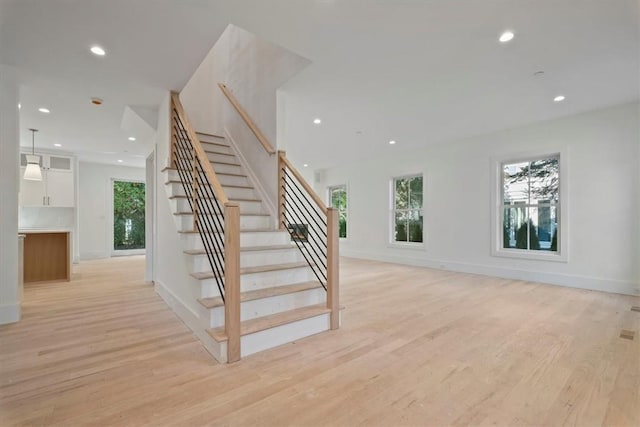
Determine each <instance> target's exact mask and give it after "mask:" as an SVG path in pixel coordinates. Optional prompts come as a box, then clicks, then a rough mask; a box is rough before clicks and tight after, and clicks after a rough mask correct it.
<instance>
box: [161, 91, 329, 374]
mask: <svg viewBox="0 0 640 427" xmlns="http://www.w3.org/2000/svg"><path fill="white" fill-rule="evenodd" d="M173 101H174V103H178V105H176V106H175V107H174V121H175V123H177V124H178V127H174V130H175V131H176V133H178V134H179V135H182V136H178V137H177V138H175V136H174V139H175V140H176V141H180V138H181V137H183V138H185V139H193V140H195V139H196V138H197V141H192V144H193V146H194V148H193V152H194V153H195V154H193V155H192V156H190V155H188V152H186V153H187V154H185V151H184V150H183V151H180V150H176V151H175V158H174V159H170V160H169V162H170V163H169V164H170V166H168V167H166V168H165V169H163V173H164V174H165V182H166V191H167V197H168V198H169V200H170V202H171V203H170V204H171V207H172V211H173V212H172V213H173V215H174V217H175V223H176V229H177V232H178V233H180V235H181V241H182V245H183V247H182V249H183V252H184V254H185V257H186V258H187V262H188V265H189V267H190V271H191V273H190V274H191V277H192V278H193V279H195V280H196V281H198V283H199V286H200V298H199V299H198V302H199V305H200V307H201V310H200V313H199V315H200V323H201V325H202V327H203V328H204V329H205V330H206V332H207V336H208V337H210V338H211V341H210V342H207V343H206V345H205V347H207V349H209V351H210V352H211V353H212V354H213V356H214V357H215V358H216V359H217V360H218V361H220V362H233V361H235V360H238V359H239V358H240V357H244V356H247V355H250V354H253V353H256V352H259V351H263V350H266V349H269V348H272V347H275V346H278V345H282V344H285V343H289V342H293V341H295V340H298V339H300V338H303V337H306V336H310V335H313V334H317V333H320V332H323V331H327V330H329V329H333V328H335V327H336V323H335V320H334V319H333V317H334V316H335V313H333V314H332V308H331V304H328V300H327V291H326V290H325V287H326V285H325V284H324V283H322V282H321V281H319V280H318V275H317V274H316V273H314V270H313V268H314V267H315V268H317V266H315V265H314V263H315V261H310V260H309V257H305V256H304V250H303V248H301V247H300V243H299V242H297V243H293V242H292V236H291V232H290V230H288V229H286V228H284V227H283V226H282V225H280V224H279V225H278V226H276V224H278V223H279V222H280V221H279V219H278V218H274V216H273V215H270V214H269V213H268V210H267V209H266V206H265V204H264V203H263V202H262V200H261V198H260V196H259V194H258V192H257V191H256V189H255V188H254V185H253V184H252V182H251V180H250V178H249V176H248V174H247V173H246V169H245V168H246V166H245V165H242V164H241V162H240V161H239V159H238V156H236V154H235V149H234V147H232V146H231V145H230V144H229V142H228V141H227V140H225V138H223V137H220V136H216V135H208V134H204V133H197V132H193V131H191V130H190V129H189V124H188V120H187V118H186V117H185V116H184V111H183V110H182V107H181V105H179V98H178V97H177V96H176V95H174V97H173ZM180 126H182V127H180ZM185 135H186V136H185ZM197 144H199V146H200V147H201V151H200V153H198V152H197V151H198V150H200V148H198V149H197V150H196V148H195V147H196V145H197ZM202 153H204V155H205V156H206V161H207V162H208V163H209V164H210V165H211V169H212V170H213V171H215V172H214V173H213V177H211V173H210V172H208V166H205V165H201V166H200V169H197V168H198V165H197V161H196V160H197V159H198V155H200V156H202ZM191 164H193V165H194V166H193V167H194V169H193V174H192V175H193V176H196V177H205V180H206V177H207V176H209V182H210V181H211V180H213V181H214V182H212V183H211V182H210V184H211V185H210V187H212V188H213V189H214V190H215V191H211V189H208V191H203V190H202V188H200V189H199V191H197V190H196V189H195V188H196V187H198V186H200V187H202V186H204V185H205V183H206V182H202V180H201V179H199V178H197V179H194V181H197V182H195V183H191V182H186V183H185V182H184V181H185V179H186V178H185V177H187V176H188V174H185V173H184V171H185V170H187V169H189V168H190V167H191V166H190V165H191ZM180 168H182V169H181V170H179V169H180ZM181 177H182V178H181ZM274 179H275V178H274ZM189 180H191V179H189ZM218 191H219V192H220V193H221V194H222V195H223V196H219V195H218V193H217V192H218ZM188 193H190V194H188ZM221 197H226V199H227V200H224V203H223V204H224V206H225V208H224V213H223V212H222V210H220V211H215V209H214V210H211V209H210V210H209V211H207V210H206V209H204V208H203V207H202V206H204V205H205V204H207V203H208V204H211V205H212V206H213V204H212V200H213V201H214V202H215V204H216V205H217V206H220V205H221V203H218V202H219V200H215V199H220V200H222V199H221ZM198 200H199V202H198ZM226 206H231V207H232V208H233V207H234V206H237V207H238V208H239V221H238V223H239V233H238V235H237V240H238V241H236V238H234V234H233V230H231V231H230V230H229V225H230V224H231V222H232V221H231V220H229V219H228V218H227V215H228V213H227V207H226ZM194 210H196V212H194ZM227 222H228V223H229V224H227ZM207 224H213V226H212V228H207V229H203V228H204V226H205V225H207ZM216 224H219V225H220V226H221V227H223V228H224V229H216V228H215V225H216ZM222 234H224V244H222V243H217V242H222V241H223V239H222V238H221V235H222ZM214 237H215V238H214ZM234 248H236V251H237V252H239V254H238V255H237V260H238V264H239V265H237V266H236V267H237V268H236V269H235V270H234V268H233V263H234V261H233V259H234V258H233V257H234V254H233V253H232V252H233V250H234ZM230 251H231V252H230ZM229 263H230V264H229ZM221 265H222V266H223V268H221V267H220V266H221ZM234 271H235V272H236V274H237V276H239V277H237V278H236V277H234V274H233V272H234ZM233 283H237V284H238V288H239V292H238V294H237V297H234V296H233V295H234V294H233V292H232V290H230V286H234V285H233ZM234 304H236V305H237V307H235V308H234ZM334 311H335V310H334ZM234 312H236V313H235V314H233V313H234ZM230 313H231V314H230ZM238 314H239V316H238ZM234 316H235V318H236V319H237V320H239V324H238V325H237V326H234V325H233V324H234V323H235V322H234ZM238 318H239V319H238ZM196 332H198V331H196ZM198 335H199V336H200V337H201V338H202V335H203V334H198ZM234 335H239V337H238V340H237V343H236V342H235V341H233V340H234V339H235V338H234ZM236 347H237V348H236Z"/></svg>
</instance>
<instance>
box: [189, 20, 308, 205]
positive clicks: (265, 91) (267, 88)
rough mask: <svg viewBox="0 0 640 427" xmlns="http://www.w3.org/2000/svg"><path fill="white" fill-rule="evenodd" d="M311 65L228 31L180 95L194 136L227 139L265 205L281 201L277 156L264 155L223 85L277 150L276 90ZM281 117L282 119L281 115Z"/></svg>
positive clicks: (232, 29) (245, 34) (248, 36)
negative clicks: (253, 178) (260, 191)
mask: <svg viewBox="0 0 640 427" xmlns="http://www.w3.org/2000/svg"><path fill="white" fill-rule="evenodd" d="M309 63H310V61H309V60H307V59H305V58H303V57H301V56H299V55H297V54H295V53H293V52H290V51H288V50H286V49H284V48H282V47H280V46H277V45H274V44H272V43H270V42H268V41H265V40H262V39H260V38H259V37H256V36H255V35H254V34H252V33H250V32H248V31H245V30H243V29H242V28H239V27H236V26H234V25H229V26H228V27H227V28H226V30H225V31H224V33H223V34H222V35H221V36H220V38H219V39H218V41H217V42H216V44H215V45H214V47H213V49H211V51H210V52H209V54H208V55H207V57H206V58H205V59H204V61H203V62H202V64H201V65H200V66H199V68H198V69H197V70H196V72H195V73H194V75H193V76H192V77H191V79H190V80H189V82H188V83H187V85H186V86H185V87H184V89H183V90H182V92H181V93H180V100H181V102H182V103H183V105H184V108H185V112H186V113H187V116H188V117H189V120H190V122H191V124H192V126H193V127H194V129H195V130H197V131H200V132H205V133H211V134H216V135H222V136H229V137H230V138H231V139H232V140H233V142H234V143H235V145H236V147H237V148H238V150H239V151H240V153H241V154H242V157H243V158H244V159H245V160H246V162H247V163H248V164H249V165H250V168H251V170H252V171H253V173H254V174H255V176H256V178H257V180H258V181H259V182H260V183H261V186H262V187H263V189H264V191H265V194H263V197H266V199H267V200H266V201H267V202H268V203H270V204H271V205H272V206H275V201H276V198H277V179H276V177H277V156H276V155H269V154H267V153H266V151H265V150H264V148H263V147H262V145H261V144H260V142H259V141H258V140H257V138H256V137H255V136H254V135H253V133H252V132H251V131H250V130H249V128H248V127H247V125H246V124H245V123H244V121H243V120H242V119H241V118H240V116H239V114H238V113H237V112H236V111H235V109H233V107H232V106H231V104H230V103H229V101H228V100H227V99H226V98H225V97H224V95H223V94H222V92H221V90H220V89H219V88H218V83H224V84H226V86H227V87H228V88H229V90H230V91H231V92H233V94H234V97H235V98H236V99H237V100H238V102H239V103H240V105H242V107H243V108H244V109H245V110H246V111H247V112H248V114H249V115H250V116H251V119H252V120H253V121H254V122H255V123H256V125H257V126H258V128H259V129H260V130H261V131H262V133H263V134H264V135H265V136H266V137H267V139H268V140H269V141H270V142H271V145H272V146H273V147H274V149H278V148H282V147H279V141H278V138H277V136H278V135H277V129H278V121H280V120H285V118H284V117H281V115H282V114H283V111H282V109H281V110H280V111H279V110H278V108H277V90H278V88H279V87H281V86H282V85H283V84H284V83H285V82H286V81H287V80H289V79H290V78H291V77H292V76H293V75H295V74H296V73H298V72H299V71H300V70H302V69H303V68H304V67H306V66H307V65H309ZM278 113H280V116H279V114H278Z"/></svg>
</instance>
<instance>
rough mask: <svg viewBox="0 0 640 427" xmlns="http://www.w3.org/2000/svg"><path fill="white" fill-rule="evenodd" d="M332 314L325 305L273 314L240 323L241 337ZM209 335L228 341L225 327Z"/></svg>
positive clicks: (218, 339) (209, 330)
mask: <svg viewBox="0 0 640 427" xmlns="http://www.w3.org/2000/svg"><path fill="white" fill-rule="evenodd" d="M330 312H331V310H330V309H328V308H327V307H325V305H324V304H317V305H309V306H306V307H301V308H297V309H295V310H290V311H285V312H282V313H276V314H271V315H269V316H264V317H258V318H256V319H251V320H245V321H244V322H240V335H241V336H244V335H249V334H253V333H256V332H260V331H264V330H266V329H271V328H275V327H276V326H282V325H286V324H287V323H293V322H296V321H298V320H304V319H309V318H311V317H316V316H319V315H321V314H326V313H330ZM207 333H208V334H209V335H210V336H211V338H213V339H214V340H216V341H218V342H221V341H227V334H226V333H225V330H224V327H221V328H215V329H208V330H207Z"/></svg>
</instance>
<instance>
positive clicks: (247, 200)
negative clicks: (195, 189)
mask: <svg viewBox="0 0 640 427" xmlns="http://www.w3.org/2000/svg"><path fill="white" fill-rule="evenodd" d="M178 183H180V181H169V182H166V183H165V184H166V185H168V184H178ZM186 198H187V196H185V195H181V194H178V195H175V196H171V197H169V199H186ZM201 199H211V197H201ZM229 201H230V202H262V200H260V199H249V198H242V197H236V198H233V199H229Z"/></svg>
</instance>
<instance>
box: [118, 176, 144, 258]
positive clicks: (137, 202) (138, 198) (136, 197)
mask: <svg viewBox="0 0 640 427" xmlns="http://www.w3.org/2000/svg"><path fill="white" fill-rule="evenodd" d="M144 204H145V187H144V184H143V183H138V182H124V181H114V183H113V248H114V249H115V250H126V249H144V247H145V241H144V226H145V222H144Z"/></svg>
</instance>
